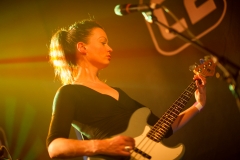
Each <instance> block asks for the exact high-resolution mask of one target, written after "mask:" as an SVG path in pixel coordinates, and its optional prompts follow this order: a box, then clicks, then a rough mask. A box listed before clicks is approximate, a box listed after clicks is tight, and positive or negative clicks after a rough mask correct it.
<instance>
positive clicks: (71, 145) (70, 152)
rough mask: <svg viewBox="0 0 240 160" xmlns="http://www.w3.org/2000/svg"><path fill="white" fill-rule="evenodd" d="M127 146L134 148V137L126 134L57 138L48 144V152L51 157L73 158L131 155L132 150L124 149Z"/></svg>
mask: <svg viewBox="0 0 240 160" xmlns="http://www.w3.org/2000/svg"><path fill="white" fill-rule="evenodd" d="M125 146H130V147H131V148H133V147H134V146H135V142H134V139H133V138H130V137H126V136H116V137H114V138H110V139H105V140H84V141H83V140H74V139H66V138H57V139H55V140H53V141H52V142H51V143H50V145H49V146H48V153H49V156H50V157H51V158H72V157H79V156H93V155H97V154H105V155H121V156H129V155H130V152H129V151H126V150H124V147H125Z"/></svg>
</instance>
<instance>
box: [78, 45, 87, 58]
mask: <svg viewBox="0 0 240 160" xmlns="http://www.w3.org/2000/svg"><path fill="white" fill-rule="evenodd" d="M77 50H78V52H79V53H81V54H83V55H86V47H85V43H83V42H78V43H77Z"/></svg>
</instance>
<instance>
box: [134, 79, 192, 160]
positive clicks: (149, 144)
mask: <svg viewBox="0 0 240 160" xmlns="http://www.w3.org/2000/svg"><path fill="white" fill-rule="evenodd" d="M195 90H196V84H195V82H194V81H193V82H192V83H191V84H190V85H189V86H188V87H187V89H186V90H185V91H186V92H187V93H188V94H189V93H190V96H189V95H188V96H184V95H185V94H184V93H186V92H185V91H184V92H183V93H182V94H181V95H180V97H183V98H182V99H184V97H187V99H188V100H186V99H184V100H186V101H185V103H187V102H188V101H189V99H190V98H191V96H192V95H193V93H194V91H195ZM179 99H181V98H178V99H177V100H176V101H175V102H174V104H175V103H176V102H178V101H179ZM174 104H173V105H172V106H171V107H170V108H169V109H170V110H171V109H175V107H174V108H173V106H174ZM180 104H182V105H183V106H182V108H181V109H180V111H177V112H181V110H182V109H183V107H184V106H185V105H186V104H183V103H180ZM177 106H178V105H177ZM172 112H174V111H172ZM166 113H167V112H166ZM177 115H178V114H177ZM175 116H176V115H175ZM175 116H174V118H175ZM164 118H165V117H163V119H162V118H160V119H159V121H158V122H157V123H156V124H155V125H156V126H157V127H156V128H157V129H155V130H157V131H159V129H160V126H162V125H159V124H158V123H159V122H162V121H165V119H164ZM162 123H163V122H162ZM162 123H161V124H162ZM155 125H154V126H155ZM158 125H159V126H158ZM168 125H169V124H168ZM154 126H153V128H152V129H154ZM152 129H150V131H152ZM150 131H149V132H150ZM149 132H148V133H149ZM155 132H156V131H155ZM160 132H161V131H160ZM146 139H147V140H146ZM143 141H146V142H143ZM159 142H161V139H160V141H159ZM159 142H157V143H159ZM142 143H145V144H142ZM147 143H148V146H147V147H146V145H147ZM157 143H156V142H155V141H154V140H152V139H150V138H149V137H147V136H145V137H144V138H143V139H142V140H141V141H140V143H139V144H138V145H137V146H136V147H135V148H138V149H139V150H141V151H142V150H143V147H144V146H145V147H146V149H145V150H149V151H145V153H146V154H148V155H149V153H150V152H151V150H152V148H154V146H155V145H156V144H157ZM140 145H141V146H140ZM133 153H134V154H135V155H134V156H133V155H132V154H133ZM138 155H139V156H140V158H144V159H145V157H144V156H142V155H141V154H139V153H136V152H134V151H132V152H131V159H130V160H134V159H136V158H137V156H138ZM132 158H134V159H132ZM147 159H148V158H147ZM138 160H141V159H138Z"/></svg>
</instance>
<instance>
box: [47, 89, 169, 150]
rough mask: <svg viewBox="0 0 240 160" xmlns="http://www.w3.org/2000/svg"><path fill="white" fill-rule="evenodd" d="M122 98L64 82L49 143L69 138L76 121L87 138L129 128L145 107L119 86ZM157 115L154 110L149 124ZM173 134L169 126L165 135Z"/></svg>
mask: <svg viewBox="0 0 240 160" xmlns="http://www.w3.org/2000/svg"><path fill="white" fill-rule="evenodd" d="M114 89H115V90H117V91H118V93H119V99H118V100H116V99H114V98H113V97H111V96H109V95H106V94H101V93H99V92H97V91H95V90H93V89H91V88H89V87H86V86H83V85H65V86H62V87H61V88H60V89H59V90H58V91H57V93H56V95H55V98H54V102H53V112H52V119H51V124H50V128H49V133H48V137H47V146H48V145H49V144H50V143H51V142H52V141H53V140H54V139H56V138H60V137H61V138H68V136H69V132H70V127H71V124H72V123H73V122H77V123H78V126H79V128H80V130H81V132H82V133H83V134H84V135H85V136H86V137H87V138H88V139H103V138H108V137H111V136H113V135H117V134H120V133H122V132H123V131H125V130H126V128H127V125H128V121H129V119H130V117H131V115H132V113H133V112H134V111H136V110H137V109H139V108H141V107H144V106H143V105H142V104H140V103H138V102H137V101H135V100H133V99H132V98H130V97H129V96H128V95H127V94H126V93H125V92H123V91H122V90H121V89H119V88H114ZM158 119H159V118H158V117H157V116H156V115H154V114H153V113H151V114H150V115H149V117H148V120H147V123H148V124H149V125H151V126H153V125H154V124H155V123H156V122H157V121H158ZM171 134H172V129H169V131H168V133H167V134H166V136H165V137H169V136H170V135H171Z"/></svg>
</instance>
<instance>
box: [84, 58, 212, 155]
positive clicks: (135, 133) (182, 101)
mask: <svg viewBox="0 0 240 160" xmlns="http://www.w3.org/2000/svg"><path fill="white" fill-rule="evenodd" d="M215 67H216V64H215V63H214V62H213V60H212V59H208V60H206V61H205V62H203V63H202V64H201V65H198V66H197V65H196V66H195V67H194V69H193V72H194V73H195V74H200V75H202V76H204V77H209V76H213V75H214V73H215ZM196 89H197V87H196V83H195V81H192V82H191V84H190V85H189V86H188V87H187V88H186V89H185V91H184V92H183V93H182V94H181V95H180V97H179V98H178V99H177V100H176V101H175V102H174V103H173V105H172V106H171V107H169V109H168V110H167V111H166V112H165V113H164V114H163V116H162V117H161V118H160V119H159V120H158V122H157V123H156V124H155V125H154V126H153V127H150V126H148V125H147V123H146V122H147V117H148V115H149V114H150V110H149V109H148V108H140V109H138V110H136V111H135V112H134V113H133V115H132V116H131V118H130V121H129V124H128V127H127V129H126V131H125V132H123V133H121V134H120V135H127V136H130V137H135V138H134V139H135V144H136V146H135V148H134V149H133V150H132V152H131V157H126V158H124V157H123V158H117V157H114V156H104V155H99V156H93V157H88V160H118V159H119V160H150V159H151V160H173V159H180V158H181V157H182V156H183V154H184V151H185V149H184V145H183V144H178V145H177V146H175V147H173V148H169V147H166V146H164V145H163V144H162V143H161V141H162V139H163V138H164V135H165V134H166V132H167V131H168V129H169V128H170V127H171V125H172V123H173V122H174V121H175V120H176V118H177V117H178V115H179V113H180V112H181V111H182V110H183V108H184V107H185V106H186V104H187V102H188V101H189V100H190V98H191V97H192V95H193V94H194V92H195V91H196Z"/></svg>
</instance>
